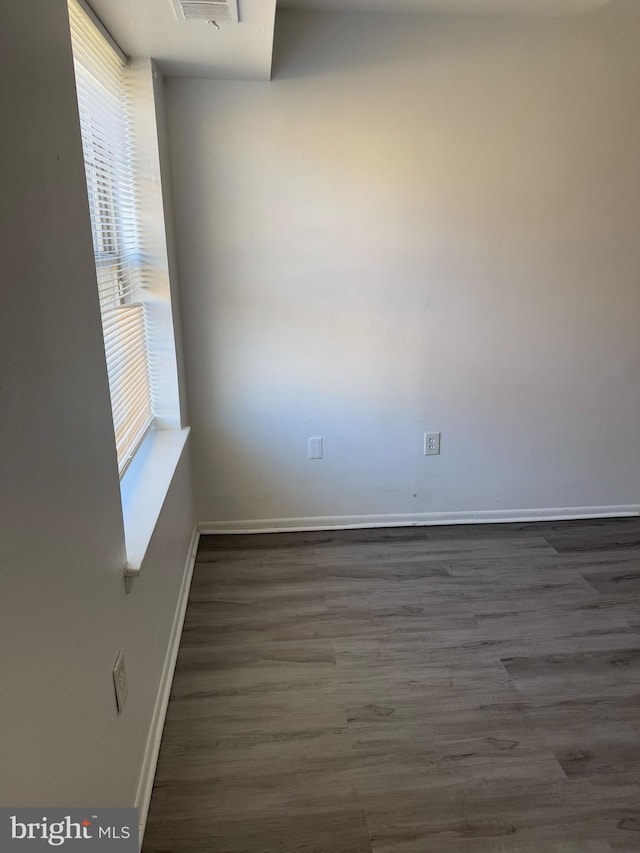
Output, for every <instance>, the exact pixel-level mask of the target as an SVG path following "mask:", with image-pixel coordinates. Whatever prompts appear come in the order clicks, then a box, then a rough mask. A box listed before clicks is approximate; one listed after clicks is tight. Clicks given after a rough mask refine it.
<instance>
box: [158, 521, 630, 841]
mask: <svg viewBox="0 0 640 853" xmlns="http://www.w3.org/2000/svg"><path fill="white" fill-rule="evenodd" d="M144 851H145V853H201V851H202V853H204V851H207V853H453V851H455V852H456V853H458V851H460V853H462V851H464V853H611V851H640V519H624V520H604V521H602V520H598V521H592V522H591V521H590V522H563V523H553V524H520V525H495V526H494V525H491V526H489V525H479V526H472V527H440V528H401V529H388V530H375V531H371V530H369V531H344V532H335V533H334V532H331V533H308V534H265V535H261V536H219V537H211V536H209V537H207V536H204V537H202V539H201V542H200V549H199V552H198V558H197V563H196V568H195V572H194V579H193V586H192V590H191V595H190V599H189V606H188V610H187V616H186V622H185V628H184V634H183V638H182V643H181V647H180V653H179V657H178V665H177V670H176V675H175V680H174V684H173V690H172V694H171V701H170V703H169V710H168V714H167V721H166V725H165V731H164V737H163V741H162V748H161V753H160V759H159V763H158V770H157V776H156V783H155V787H154V792H153V798H152V802H151V810H150V815H149V821H148V825H147V832H146V836H145V844H144Z"/></svg>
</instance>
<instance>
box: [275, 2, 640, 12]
mask: <svg viewBox="0 0 640 853" xmlns="http://www.w3.org/2000/svg"><path fill="white" fill-rule="evenodd" d="M639 7H640V0H278V8H279V9H307V10H313V11H340V12H347V11H349V12H389V13H393V14H402V13H406V12H422V13H425V14H449V15H519V16H522V15H536V16H539V15H544V16H548V15H562V16H564V15H575V14H584V13H588V12H594V11H598V12H600V11H602V12H607V14H609V13H615V14H617V13H621V14H640V8H639Z"/></svg>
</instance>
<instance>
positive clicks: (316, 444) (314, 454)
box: [308, 437, 322, 459]
mask: <svg viewBox="0 0 640 853" xmlns="http://www.w3.org/2000/svg"><path fill="white" fill-rule="evenodd" d="M308 454H309V459H322V439H321V438H320V437H316V438H310V439H309V444H308Z"/></svg>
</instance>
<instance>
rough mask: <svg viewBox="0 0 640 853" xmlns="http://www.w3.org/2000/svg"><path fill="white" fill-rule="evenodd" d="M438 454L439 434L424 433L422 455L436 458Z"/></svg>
mask: <svg viewBox="0 0 640 853" xmlns="http://www.w3.org/2000/svg"><path fill="white" fill-rule="evenodd" d="M439 453H440V433H439V432H425V434H424V455H425V456H437V455H438V454H439Z"/></svg>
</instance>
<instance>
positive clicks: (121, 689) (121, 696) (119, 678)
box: [113, 652, 129, 714]
mask: <svg viewBox="0 0 640 853" xmlns="http://www.w3.org/2000/svg"><path fill="white" fill-rule="evenodd" d="M113 686H114V688H115V691H116V705H117V706H118V713H119V714H121V713H122V711H123V709H124V703H125V702H126V701H127V694H128V693H129V683H128V681H127V669H126V667H125V665H124V652H118V657H117V658H116V662H115V664H114V665H113Z"/></svg>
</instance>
